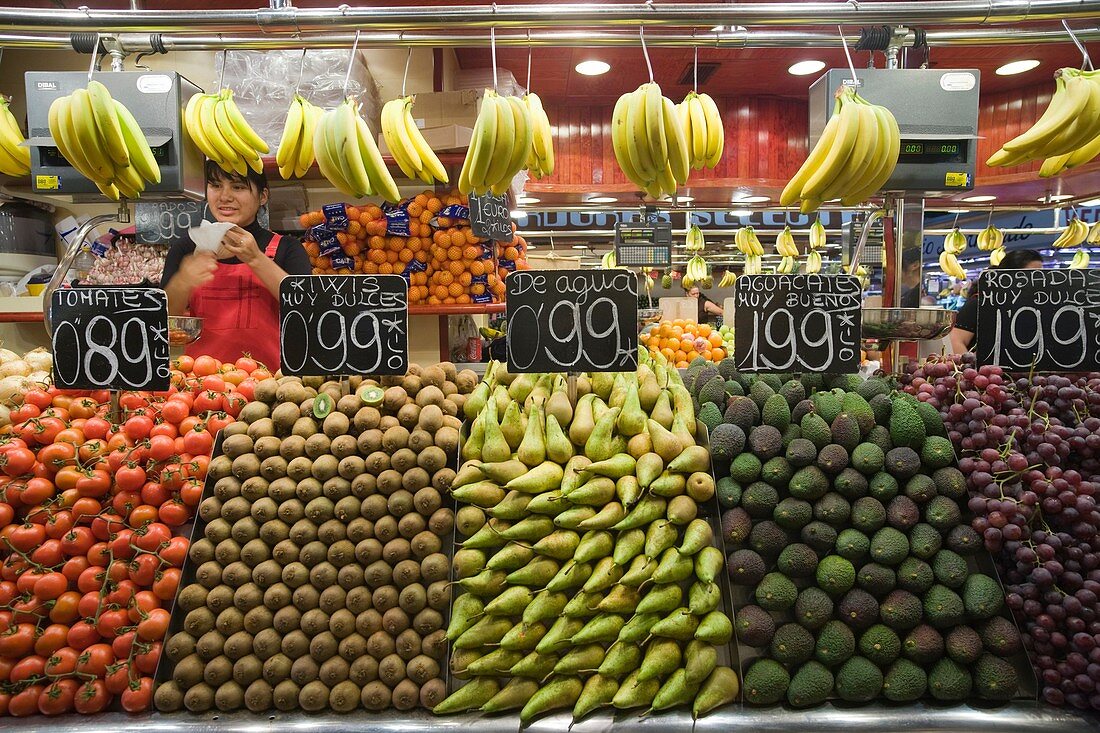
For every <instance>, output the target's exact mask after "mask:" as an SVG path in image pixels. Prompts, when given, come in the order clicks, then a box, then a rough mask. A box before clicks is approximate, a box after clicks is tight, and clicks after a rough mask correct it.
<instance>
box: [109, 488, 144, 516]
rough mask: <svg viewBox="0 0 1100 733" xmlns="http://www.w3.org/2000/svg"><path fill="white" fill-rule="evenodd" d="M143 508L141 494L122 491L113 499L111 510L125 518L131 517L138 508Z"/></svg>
mask: <svg viewBox="0 0 1100 733" xmlns="http://www.w3.org/2000/svg"><path fill="white" fill-rule="evenodd" d="M139 506H141V494H135V493H132V492H129V491H120V492H119V493H117V494H115V495H114V496H113V497H111V509H112V510H113V511H114V512H115V513H116V514H120V515H121V516H124V517H129V516H130V513H131V512H132V511H134V509H135V508H136V507H139Z"/></svg>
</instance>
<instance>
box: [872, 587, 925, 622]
mask: <svg viewBox="0 0 1100 733" xmlns="http://www.w3.org/2000/svg"><path fill="white" fill-rule="evenodd" d="M923 614H924V609H923V607H922V606H921V602H920V599H919V598H917V597H916V596H915V595H913V594H912V593H910V592H909V591H904V590H893V591H890V594H889V595H887V596H886V598H884V599H883V600H882V603H880V604H879V616H880V617H881V618H882V623H884V624H886V625H887V626H889V627H890V628H891V629H898V630H901V629H911V628H913V627H914V626H916V625H917V624H919V623H920V622H921V618H922V616H923Z"/></svg>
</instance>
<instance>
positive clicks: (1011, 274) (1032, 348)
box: [975, 270, 1100, 372]
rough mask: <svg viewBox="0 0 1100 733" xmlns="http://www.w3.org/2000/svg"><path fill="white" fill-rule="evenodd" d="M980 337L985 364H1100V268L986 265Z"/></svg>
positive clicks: (1091, 367) (1089, 367)
mask: <svg viewBox="0 0 1100 733" xmlns="http://www.w3.org/2000/svg"><path fill="white" fill-rule="evenodd" d="M976 341H977V343H976V348H975V352H977V357H978V364H980V365H985V364H992V365H995V366H1000V367H1004V368H1005V369H1035V370H1036V371H1062V372H1065V371H1071V372H1092V371H1096V370H1098V369H1100V270H986V271H985V272H983V273H982V275H981V277H980V278H979V279H978V331H977V334H976Z"/></svg>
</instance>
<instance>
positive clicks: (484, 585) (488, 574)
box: [458, 570, 508, 598]
mask: <svg viewBox="0 0 1100 733" xmlns="http://www.w3.org/2000/svg"><path fill="white" fill-rule="evenodd" d="M507 577H508V576H507V573H503V572H501V571H499V570H482V571H481V572H480V573H478V574H477V575H475V576H473V577H472V578H463V579H462V580H460V581H458V584H459V585H461V586H462V587H463V588H465V589H466V591H467V592H468V593H473V594H474V595H475V596H480V597H482V598H492V597H494V596H496V595H498V594H499V593H500V592H501V591H503V590H504V583H505V579H506V578H507Z"/></svg>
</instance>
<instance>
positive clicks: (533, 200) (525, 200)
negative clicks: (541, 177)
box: [516, 196, 542, 204]
mask: <svg viewBox="0 0 1100 733" xmlns="http://www.w3.org/2000/svg"><path fill="white" fill-rule="evenodd" d="M541 200H542V199H536V198H532V197H530V196H520V197H519V199H518V200H517V201H516V203H517V204H537V203H538V202H539V201H541Z"/></svg>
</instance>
